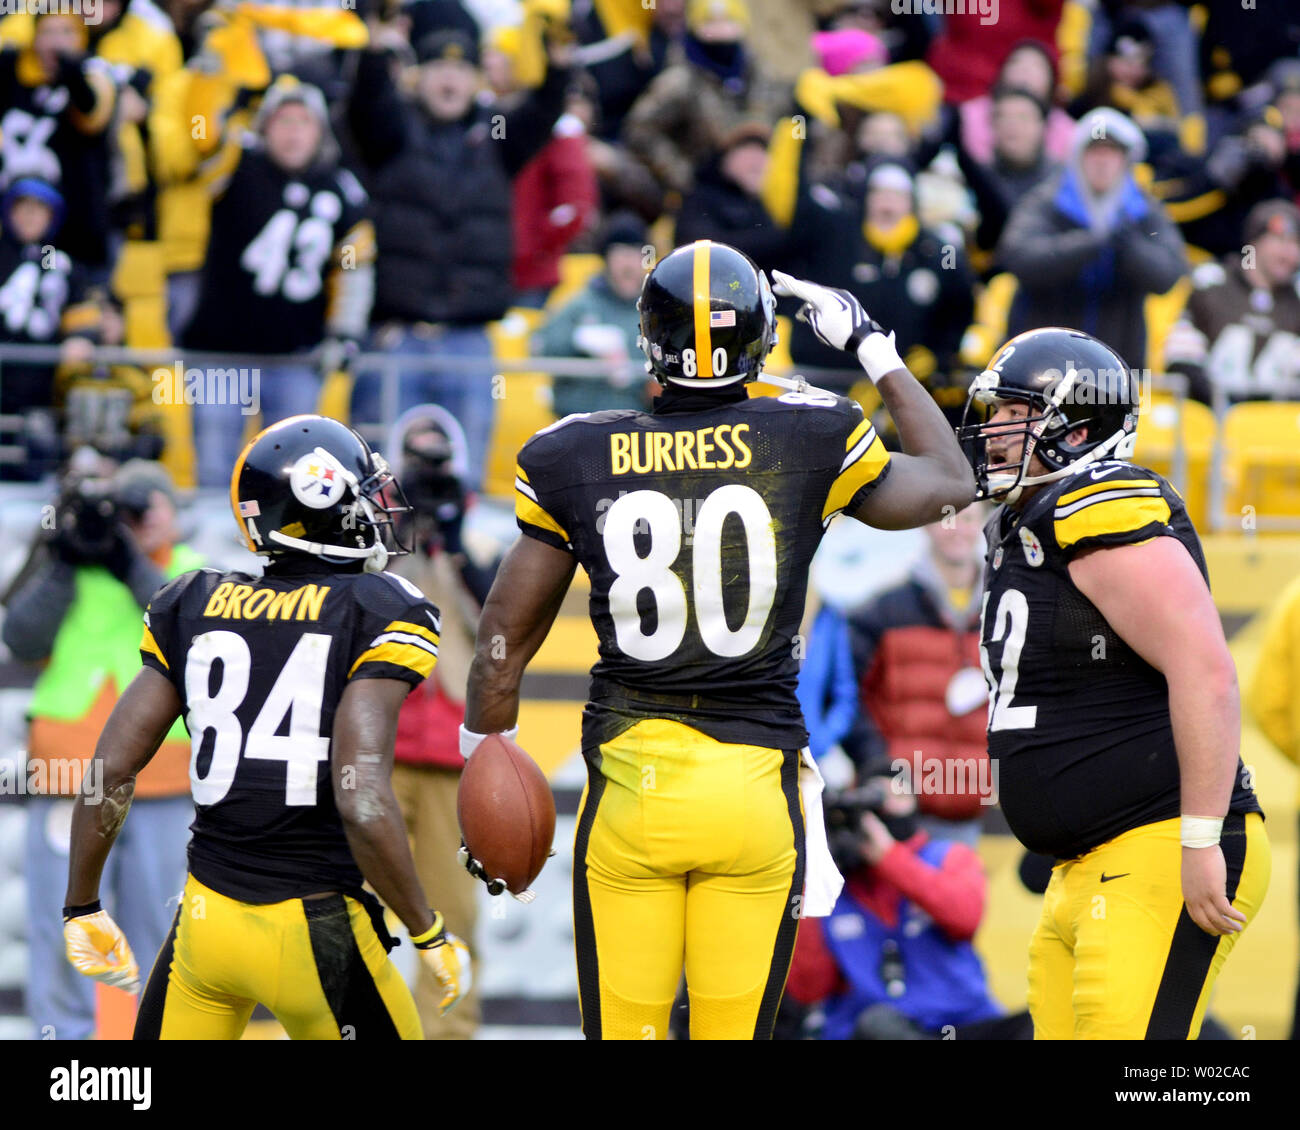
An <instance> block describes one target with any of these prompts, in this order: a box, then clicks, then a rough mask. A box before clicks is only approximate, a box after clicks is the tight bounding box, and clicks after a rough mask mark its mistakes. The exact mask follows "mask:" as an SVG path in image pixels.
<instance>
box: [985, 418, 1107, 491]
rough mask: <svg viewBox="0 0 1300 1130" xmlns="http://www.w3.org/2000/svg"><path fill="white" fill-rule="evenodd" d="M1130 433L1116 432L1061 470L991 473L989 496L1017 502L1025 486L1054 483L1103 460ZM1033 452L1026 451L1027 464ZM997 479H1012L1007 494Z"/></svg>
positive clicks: (1031, 449) (989, 477)
mask: <svg viewBox="0 0 1300 1130" xmlns="http://www.w3.org/2000/svg"><path fill="white" fill-rule="evenodd" d="M1128 434H1129V433H1126V432H1116V433H1115V434H1114V435H1113V436H1111V437H1110V439H1108V440H1106V441H1105V442H1104V443H1102V444H1099V445H1098V446H1097V447H1094V448H1093V449H1092V450H1091V451H1090V452H1088V454H1087V455H1085V456H1083V457H1082V458H1080V459H1076V460H1075V461H1074V462H1073V463H1067V464H1066V465H1065V466H1064V467H1062V468H1061V469H1060V470H1059V471H1049V472H1048V473H1047V474H1046V475H1031V476H1029V478H1017V477H1016V476H1015V475H1012V474H1009V473H1003V474H999V475H989V476H988V482H989V497H990V498H996V499H997V500H998V501H999V502H1015V501H1016V500H1017V499H1019V498H1020V492H1021V490H1023V489H1024V488H1025V487H1031V486H1037V485H1038V484H1040V483H1054V482H1055V481H1056V480H1057V479H1063V478H1065V477H1066V476H1067V475H1073V474H1074V473H1075V471H1078V470H1079V469H1080V468H1082V467H1086V466H1088V464H1089V463H1099V462H1101V460H1103V459H1105V458H1106V457H1107V456H1108V455H1110V453H1111V452H1112V451H1114V450H1115V448H1117V447H1119V445H1120V444H1121V443H1122V442H1123V441H1124V440H1125V438H1126V437H1127V435H1128ZM1037 439H1038V437H1037V436H1035V437H1034V440H1035V444H1037ZM1033 453H1034V452H1033V448H1032V447H1031V448H1030V449H1029V450H1028V451H1027V452H1026V454H1025V457H1024V459H1025V463H1026V464H1027V463H1028V461H1029V458H1030V456H1032V455H1033ZM997 479H1004V480H1005V479H1010V480H1011V481H1012V485H1011V486H1009V487H1008V488H1007V492H1006V494H1000V493H999V492H998V490H997V488H996V487H995V486H994V482H995V480H997Z"/></svg>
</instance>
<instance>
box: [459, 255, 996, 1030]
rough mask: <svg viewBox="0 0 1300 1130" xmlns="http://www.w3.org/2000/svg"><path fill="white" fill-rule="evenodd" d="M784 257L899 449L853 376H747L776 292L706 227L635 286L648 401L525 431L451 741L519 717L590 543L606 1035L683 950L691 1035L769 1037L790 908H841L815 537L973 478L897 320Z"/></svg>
mask: <svg viewBox="0 0 1300 1130" xmlns="http://www.w3.org/2000/svg"><path fill="white" fill-rule="evenodd" d="M777 279H778V286H777V291H778V292H780V293H783V294H787V295H791V296H793V297H796V298H799V299H801V300H802V301H803V303H804V305H803V309H802V316H803V317H805V318H806V319H807V321H808V322H809V324H810V325H811V326H812V328H813V330H814V331H815V332H816V333H818V334H819V335H820V336H821V337H822V338H823V340H825V341H826V342H827V344H829V345H830V346H831V347H833V348H836V349H844V350H847V351H848V352H849V353H851V354H854V355H855V356H856V357H857V358H858V360H859V362H860V363H861V364H862V366H863V368H864V369H865V370H866V371H867V374H868V375H869V376H870V377H871V378H872V379H873V380H874V381H875V382H876V383H877V385H878V387H879V389H880V392H881V395H882V397H883V399H884V403H885V405H886V407H887V408H888V409H889V411H890V412H891V413H892V415H893V417H894V420H895V422H896V424H897V426H898V432H899V435H900V437H901V439H902V443H903V448H904V451H903V453H901V454H895V455H890V454H888V453H887V452H886V451H885V449H884V447H883V446H882V444H881V442H880V440H879V439H878V438H877V437H876V434H875V431H874V429H873V428H872V426H871V424H870V423H869V422H868V421H866V420H865V419H863V416H862V410H861V408H860V407H859V406H858V405H857V404H856V403H855V402H853V401H851V400H846V399H845V398H843V397H839V396H835V395H833V394H832V393H828V392H823V391H822V390H820V389H813V388H809V387H808V386H806V385H803V384H801V383H794V382H792V386H793V391H791V392H789V393H787V394H785V395H783V396H776V397H767V396H762V397H754V398H750V397H749V396H748V390H747V389H746V385H747V383H748V382H750V381H753V380H755V379H757V378H758V377H759V376H760V374H761V373H762V367H763V362H764V359H765V358H766V357H767V353H768V350H769V349H770V348H771V346H772V344H773V342H774V340H775V329H776V321H775V299H774V297H773V291H772V288H771V287H770V285H769V283H768V280H767V278H766V276H765V275H764V274H763V273H762V272H761V271H759V270H758V268H757V267H755V266H754V264H753V263H752V262H751V261H750V260H749V259H748V258H747V257H746V256H745V255H743V254H741V253H740V252H739V251H737V250H735V249H734V248H732V247H728V246H727V245H726V244H721V243H712V242H710V241H707V240H701V241H698V242H696V243H693V244H689V245H687V246H684V247H680V248H678V249H677V250H675V251H674V252H672V254H670V255H668V256H667V257H665V258H664V259H663V260H661V261H660V262H659V263H658V264H657V265H656V266H655V268H654V270H652V271H651V272H650V274H649V275H648V276H647V277H646V280H645V283H644V284H643V288H642V292H641V297H640V300H639V309H640V317H641V348H642V350H643V351H644V353H645V356H646V362H647V368H648V370H649V372H650V373H651V374H652V375H653V376H654V377H655V378H656V379H658V380H659V382H660V383H661V384H662V385H663V386H664V388H663V392H662V393H661V394H660V396H659V397H658V399H657V400H656V402H655V408H654V411H653V412H639V411H632V410H625V411H606V412H594V413H590V414H582V415H575V416H568V417H566V418H565V419H563V420H561V421H560V422H559V423H558V424H556V425H554V426H553V427H550V428H547V429H545V430H543V431H542V432H539V433H538V434H537V435H535V436H534V437H533V438H532V439H531V440H529V442H528V443H527V444H525V446H524V448H523V450H522V451H521V452H520V453H519V468H518V478H517V481H516V484H515V504H516V515H517V519H518V523H519V527H520V529H521V530H522V531H523V534H524V535H525V536H523V537H521V538H520V539H519V540H518V541H517V542H516V543H515V545H514V546H513V547H512V549H511V550H510V552H509V554H508V555H507V556H506V559H505V561H504V562H503V563H502V566H501V569H500V572H499V573H498V575H497V580H496V584H495V585H494V587H493V589H492V592H491V594H490V595H489V596H488V599H487V602H486V604H485V606H484V609H483V615H482V619H481V621H480V624H479V632H478V645H477V651H476V655H475V659H474V663H473V666H472V668H471V672H470V680H469V693H468V700H467V704H466V717H465V726H466V730H465V731H464V732H463V733H462V752H463V753H465V754H466V755H467V756H469V757H471V758H472V757H473V756H474V753H473V751H474V748H475V746H476V744H477V743H478V741H480V740H481V736H482V735H484V734H488V733H492V732H498V731H505V730H508V729H509V728H510V727H513V726H514V725H515V722H516V717H517V712H518V707H519V682H520V678H521V676H522V674H523V671H524V668H525V666H526V665H527V663H528V661H529V660H530V659H531V658H532V656H533V654H534V653H535V652H536V651H537V648H538V647H539V646H540V645H541V643H542V641H543V640H544V639H545V637H546V635H547V633H548V631H549V630H550V627H551V624H552V622H553V620H554V618H555V615H556V612H557V610H558V609H559V607H560V603H561V601H562V600H563V598H564V594H565V592H566V591H567V590H568V587H569V582H570V581H571V580H572V578H573V574H574V571H575V570H576V568H577V567H578V566H579V565H581V566H582V568H583V569H585V570H586V572H587V574H588V576H589V577H590V579H591V603H590V613H591V620H592V624H593V625H594V627H595V630H596V634H597V636H598V638H599V660H598V662H597V663H596V665H595V667H594V668H593V669H592V672H591V687H590V693H589V701H588V703H587V707H586V710H585V712H584V715H583V723H582V750H583V755H584V757H585V759H586V761H587V766H588V784H587V789H586V793H585V796H584V799H583V803H582V808H581V812H580V815H579V817H578V826H577V833H576V844H575V850H574V855H575V859H574V878H573V913H574V935H575V945H576V948H577V960H578V980H579V994H580V1003H581V1008H582V1025H583V1031H584V1032H585V1034H586V1035H587V1037H588V1038H592V1039H599V1038H606V1039H646V1038H656V1039H663V1038H665V1037H666V1036H667V1034H668V1018H669V1012H670V1009H671V1005H672V1001H673V997H674V995H675V993H676V991H677V986H678V983H679V981H680V979H681V976H682V972H683V968H684V969H685V974H686V981H687V985H688V988H689V991H690V1008H691V1035H692V1037H693V1038H695V1039H701V1038H714V1039H754V1038H763V1039H767V1038H770V1037H771V1033H772V1023H773V1020H774V1018H775V1015H776V1008H777V1005H778V1003H779V1001H780V998H781V993H782V991H783V988H784V985H785V979H786V973H787V971H788V968H789V963H790V955H791V949H792V947H793V944H794V938H795V931H796V929H797V927H798V921H799V917H800V916H801V915H804V914H822V915H825V914H828V913H829V912H830V910H831V908H832V906H833V904H834V902H835V899H836V897H837V895H838V893H839V887H840V885H841V880H840V877H839V875H838V873H837V872H836V871H835V869H834V864H833V863H832V862H831V860H830V856H829V852H828V851H827V849H826V844H825V832H824V828H823V826H822V821H821V815H820V814H821V803H820V788H821V781H820V777H818V776H817V775H816V770H815V769H814V768H813V764H812V760H811V757H809V756H808V755H807V752H806V745H807V741H808V735H807V731H806V730H805V728H804V723H803V718H802V716H801V714H800V712H799V705H798V701H797V699H796V698H795V684H796V681H797V676H798V666H799V665H798V659H797V655H798V645H797V641H796V639H795V636H796V633H797V632H798V631H799V623H800V620H801V618H802V616H803V609H804V596H805V591H806V587H807V581H808V567H809V563H810V561H811V558H812V555H813V551H814V550H815V549H816V548H817V544H818V542H819V541H820V539H821V536H822V532H823V531H824V529H825V528H826V526H827V525H828V524H829V523H830V522H831V520H832V519H833V518H834V517H835V516H836V515H837V514H847V515H849V516H850V517H853V518H855V519H858V520H859V521H862V522H866V523H869V524H872V525H876V526H880V527H883V528H890V529H897V528H903V527H911V526H920V525H923V524H925V523H926V522H931V521H934V520H936V519H938V518H939V517H941V516H942V514H943V513H944V508H945V507H952V508H953V512H954V513H955V512H956V511H957V510H960V509H961V508H962V507H964V506H965V505H966V504H967V503H968V502H969V501H970V499H971V497H972V495H973V492H974V483H973V482H972V478H971V473H970V468H969V467H968V466H967V465H966V463H965V462H964V461H963V459H962V457H961V452H960V449H959V448H958V447H957V444H956V442H955V440H954V437H953V434H952V429H951V428H950V427H948V425H947V424H946V423H945V421H944V418H943V415H942V413H941V412H940V411H939V409H938V408H937V407H936V406H935V404H934V402H933V401H932V400H931V399H930V397H929V395H928V394H927V393H926V392H925V390H924V389H923V388H922V387H921V386H920V385H919V384H918V383H917V381H916V380H915V379H914V378H913V377H912V375H911V374H910V373H908V372H907V370H906V369H905V368H904V366H903V363H902V362H901V361H900V360H899V358H898V354H897V352H896V350H895V349H894V345H893V340H892V335H887V334H885V333H884V332H883V331H882V330H881V328H880V327H879V326H878V325H877V324H876V323H875V322H873V321H872V320H871V319H870V318H869V317H868V315H867V314H866V312H865V311H864V310H863V309H862V307H861V306H860V305H859V304H858V303H857V301H856V300H855V299H854V298H853V297H852V296H851V295H849V294H848V293H847V292H844V291H837V290H831V289H829V288H827V287H822V286H817V285H816V284H813V283H808V282H803V281H801V280H798V279H792V278H787V277H785V276H782V275H778V276H777ZM764 379H770V378H764ZM801 785H802V792H803V806H802V808H801V805H800V791H801ZM805 816H806V817H807V820H808V828H807V842H806V843H805V827H804V818H805ZM471 866H472V861H471Z"/></svg>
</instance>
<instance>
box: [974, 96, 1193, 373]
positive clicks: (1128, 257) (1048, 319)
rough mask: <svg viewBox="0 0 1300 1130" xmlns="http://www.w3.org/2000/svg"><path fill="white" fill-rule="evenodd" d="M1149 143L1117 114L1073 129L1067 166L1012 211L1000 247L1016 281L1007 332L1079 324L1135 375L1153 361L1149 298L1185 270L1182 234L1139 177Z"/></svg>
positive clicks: (1094, 117)
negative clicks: (1148, 347) (1149, 346)
mask: <svg viewBox="0 0 1300 1130" xmlns="http://www.w3.org/2000/svg"><path fill="white" fill-rule="evenodd" d="M1145 152H1146V145H1145V143H1144V141H1143V140H1142V131H1141V130H1139V129H1138V128H1137V126H1135V125H1134V124H1133V123H1132V122H1131V121H1129V119H1128V118H1126V117H1124V115H1123V114H1121V113H1119V112H1118V111H1116V110H1111V109H1100V110H1094V111H1092V113H1090V114H1088V115H1087V116H1086V117H1084V118H1083V119H1082V120H1081V121H1080V122H1079V124H1078V126H1077V128H1076V130H1075V145H1074V151H1073V154H1072V155H1071V158H1070V162H1069V164H1068V165H1067V166H1066V168H1065V170H1064V172H1062V173H1061V175H1060V176H1059V177H1054V178H1052V179H1051V180H1050V181H1047V182H1046V183H1044V184H1041V185H1039V186H1038V187H1037V188H1035V189H1034V190H1033V191H1031V192H1030V193H1029V194H1028V195H1027V196H1025V197H1024V198H1023V199H1022V200H1021V201H1020V203H1019V204H1018V205H1016V207H1015V208H1014V209H1013V211H1012V213H1011V216H1010V218H1009V219H1008V220H1007V226H1006V229H1005V230H1004V231H1003V233H1002V240H1001V242H1000V243H999V245H998V251H997V255H998V259H999V261H1000V263H1001V264H1002V265H1003V266H1004V267H1005V268H1006V269H1007V270H1008V271H1010V272H1011V273H1012V274H1013V275H1015V277H1016V279H1017V280H1018V282H1019V290H1018V291H1017V293H1016V297H1015V301H1014V302H1013V304H1012V307H1011V315H1010V321H1009V325H1008V327H1007V333H1008V335H1009V336H1014V335H1015V334H1018V333H1020V332H1022V331H1023V330H1027V329H1032V328H1033V327H1035V326H1073V327H1075V328H1076V329H1081V330H1083V331H1084V332H1086V333H1090V334H1092V335H1093V336H1094V337H1098V338H1100V339H1101V340H1102V341H1104V342H1106V344H1107V345H1109V346H1110V347H1111V348H1112V349H1114V350H1115V351H1116V352H1117V353H1118V354H1119V355H1120V356H1121V357H1123V358H1124V360H1125V361H1126V362H1127V363H1128V364H1129V365H1132V366H1133V367H1135V368H1141V367H1142V366H1143V365H1144V364H1145V363H1146V322H1145V319H1144V315H1143V308H1142V304H1143V299H1144V298H1145V297H1146V296H1147V295H1148V294H1164V293H1165V291H1167V290H1169V288H1170V287H1172V286H1173V285H1174V283H1176V282H1177V281H1178V279H1179V278H1180V277H1181V276H1182V275H1183V274H1184V273H1186V271H1187V258H1186V255H1185V254H1184V251H1183V241H1182V238H1181V237H1180V236H1179V234H1178V229H1177V228H1176V227H1175V226H1174V225H1173V223H1172V222H1171V221H1170V219H1169V217H1168V216H1167V215H1166V214H1165V211H1164V209H1163V208H1162V207H1161V206H1160V204H1159V203H1157V202H1156V201H1154V200H1152V199H1151V198H1150V197H1149V196H1147V195H1146V194H1145V193H1144V192H1143V191H1142V190H1141V189H1140V188H1139V187H1138V185H1137V182H1136V181H1135V180H1134V179H1133V166H1134V165H1135V164H1137V163H1138V162H1139V161H1141V160H1142V158H1143V156H1144V155H1145Z"/></svg>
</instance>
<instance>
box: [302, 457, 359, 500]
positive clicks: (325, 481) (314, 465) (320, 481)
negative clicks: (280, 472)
mask: <svg viewBox="0 0 1300 1130" xmlns="http://www.w3.org/2000/svg"><path fill="white" fill-rule="evenodd" d="M289 486H290V488H291V489H292V490H293V496H294V498H296V499H297V500H298V501H299V502H301V503H302V504H303V505H304V506H310V507H311V508H312V509H313V510H325V509H326V508H328V507H330V506H333V505H334V504H335V503H336V502H338V500H339V499H340V498H342V497H343V492H344V491H345V490H346V489H347V483H345V482H344V481H343V475H342V474H341V473H340V472H339V470H338V469H337V468H336V467H332V466H330V464H329V463H328V462H327V461H326V460H324V459H322V458H321V457H320V456H319V455H304V456H303V457H302V458H301V459H299V460H298V462H297V463H295V464H294V465H293V470H292V471H290V472H289Z"/></svg>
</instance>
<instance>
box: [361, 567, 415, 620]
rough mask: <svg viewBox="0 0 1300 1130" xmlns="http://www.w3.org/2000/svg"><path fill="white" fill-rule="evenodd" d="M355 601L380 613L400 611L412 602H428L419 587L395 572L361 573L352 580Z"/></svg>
mask: <svg viewBox="0 0 1300 1130" xmlns="http://www.w3.org/2000/svg"><path fill="white" fill-rule="evenodd" d="M353 586H354V587H353V592H355V593H356V597H357V601H358V602H359V603H360V604H361V605H363V606H364V607H365V608H366V609H367V610H369V611H372V612H378V613H380V614H381V615H383V614H387V613H389V612H400V611H401V610H402V609H403V608H409V607H410V606H411V605H412V604H421V603H423V604H428V603H429V598H428V597H427V596H425V595H424V593H423V592H422V591H421V590H420V588H419V587H418V586H417V585H415V584H413V583H412V582H411V581H408V580H407V579H406V578H405V577H399V576H398V575H397V574H396V573H361V574H359V575H358V576H357V577H356V580H355V581H354V582H353Z"/></svg>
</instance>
